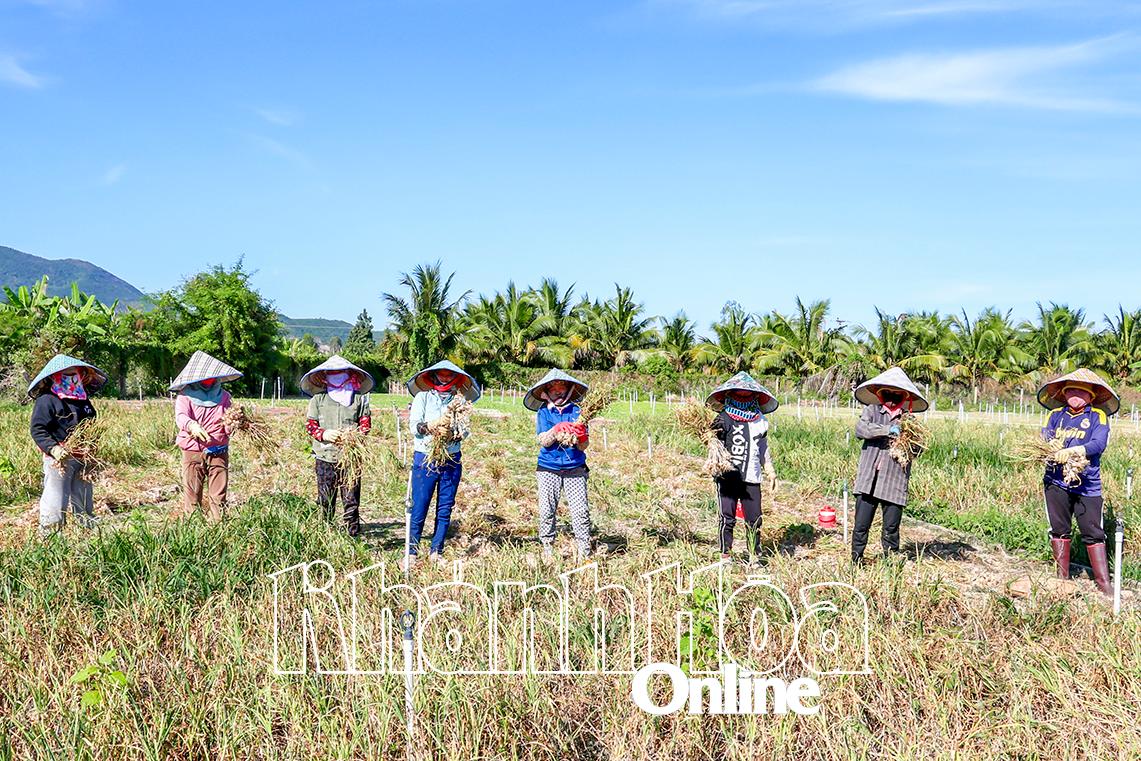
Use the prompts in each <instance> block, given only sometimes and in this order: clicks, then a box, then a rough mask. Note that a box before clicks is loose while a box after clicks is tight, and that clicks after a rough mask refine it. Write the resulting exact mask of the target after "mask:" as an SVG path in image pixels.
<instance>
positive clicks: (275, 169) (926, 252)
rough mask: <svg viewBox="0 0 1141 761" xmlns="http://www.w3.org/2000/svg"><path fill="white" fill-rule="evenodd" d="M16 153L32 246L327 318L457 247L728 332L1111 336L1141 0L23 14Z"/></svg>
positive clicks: (31, 4) (1139, 128)
mask: <svg viewBox="0 0 1141 761" xmlns="http://www.w3.org/2000/svg"><path fill="white" fill-rule="evenodd" d="M0 167H2V173H0V177H2V178H3V179H2V181H0V245H9V246H13V247H15V248H18V249H21V250H24V251H27V252H29V253H34V254H37V255H40V256H45V257H48V258H64V257H77V258H84V259H88V260H90V261H93V262H95V263H97V264H99V265H101V266H103V267H106V268H107V269H110V270H111V271H113V272H115V273H116V274H118V275H120V276H122V277H124V278H126V279H127V280H129V281H131V282H133V283H135V284H136V285H138V286H140V287H142V288H144V289H147V290H154V289H160V288H165V287H170V286H172V285H174V284H176V283H177V282H178V281H179V280H180V279H181V278H182V277H184V276H186V275H188V274H191V273H193V272H195V271H197V270H198V269H201V268H202V267H205V266H208V265H211V264H217V263H230V262H233V261H234V260H236V259H237V258H238V257H239V256H244V257H245V260H246V262H247V264H248V266H250V267H251V268H253V269H256V270H257V271H258V273H257V276H256V281H255V282H256V284H257V285H258V287H259V288H260V289H261V290H263V291H264V292H265V293H266V294H267V295H268V296H269V297H270V298H272V299H273V300H274V301H275V303H276V304H277V306H278V307H279V308H280V309H281V310H282V311H283V312H285V313H286V314H289V315H291V316H297V317H301V316H306V317H312V316H324V317H339V318H343V319H348V320H352V319H353V318H354V317H355V315H356V314H357V312H358V311H359V310H360V309H361V308H362V307H365V308H368V309H369V311H370V312H371V313H373V314H374V315H377V316H380V315H381V314H382V313H383V309H382V305H381V302H380V294H381V293H382V292H383V291H388V290H394V289H395V287H396V279H397V278H398V276H399V273H401V272H402V271H407V270H409V269H411V267H413V266H414V265H415V264H417V263H420V262H431V261H435V260H437V259H440V260H442V261H443V263H444V266H445V267H446V268H447V269H448V270H454V271H455V272H456V273H457V275H456V283H457V284H458V285H460V287H461V288H464V289H466V288H471V289H472V290H473V291H475V292H477V293H478V292H484V293H490V292H492V291H494V290H495V289H497V288H502V287H503V286H504V285H505V284H506V282H507V281H508V280H509V279H510V280H514V281H515V282H516V283H517V284H520V285H522V284H529V283H537V282H538V281H539V279H540V278H541V277H542V276H544V275H553V276H555V277H557V278H558V279H559V281H560V282H561V283H563V284H570V283H572V282H574V283H577V284H578V291H579V292H582V291H588V292H590V293H591V294H592V295H605V294H608V293H611V292H612V291H613V283H614V282H615V281H617V282H620V283H622V284H629V285H631V286H633V287H634V288H635V291H636V293H637V295H638V297H639V298H640V299H641V300H642V301H643V302H644V303H645V305H646V307H647V309H648V310H649V312H651V313H653V314H671V313H672V312H673V311H675V310H677V309H679V308H683V309H685V311H686V312H687V313H688V314H689V315H690V316H691V317H694V318H695V319H697V320H698V321H699V323H701V325H702V328H704V327H705V326H706V325H707V324H708V322H709V321H710V320H712V319H714V318H716V316H717V314H718V312H719V310H720V309H721V306H722V305H723V304H724V303H725V302H726V301H727V300H730V299H732V300H736V301H739V302H740V303H742V304H743V305H744V306H745V307H746V308H748V309H750V310H756V311H767V310H769V309H773V308H775V309H780V310H788V309H790V308H791V307H792V306H793V302H794V298H795V297H796V296H797V295H799V296H801V297H802V298H804V299H806V300H808V299H816V298H831V299H832V302H833V309H834V312H835V313H836V315H838V316H839V317H842V318H845V319H846V320H848V321H855V322H865V321H868V320H870V319H871V317H872V315H873V311H872V307H873V305H875V306H879V307H881V308H882V309H884V310H886V311H889V312H902V311H908V310H913V309H939V310H942V311H957V310H959V309H960V308H966V309H967V310H968V312H971V313H973V312H975V311H977V310H978V309H979V308H981V307H984V306H988V305H991V304H996V305H1001V306H1004V307H1013V308H1014V310H1015V314H1016V316H1019V317H1023V316H1029V315H1030V314H1031V313H1032V311H1033V310H1034V304H1035V302H1036V301H1051V300H1056V301H1060V302H1068V303H1070V304H1073V305H1081V306H1085V307H1086V308H1087V310H1088V312H1089V315H1090V317H1092V318H1096V319H1098V320H1100V318H1101V315H1102V314H1103V313H1105V312H1108V311H1112V310H1115V309H1116V305H1117V304H1118V303H1119V302H1124V303H1125V304H1126V305H1127V306H1134V307H1136V306H1141V293H1139V292H1138V288H1137V283H1139V282H1141V256H1139V255H1138V254H1139V253H1141V251H1139V249H1141V245H1139V244H1141V3H1138V2H1120V1H1115V0H1083V1H1081V2H1078V1H1074V2H1068V1H1067V0H1055V1H1051V0H1044V1H1042V2H1030V1H1029V0H994V1H993V2H981V1H975V0H613V1H612V2H596V1H594V0H575V1H574V2H542V1H540V0H518V1H509V0H391V1H388V2H323V3H303V2H289V3H283V2H280V1H278V2H240V3H235V2H226V3H216V2H195V3H177V4H176V3H153V2H149V3H144V2H125V1H123V0H0ZM329 267H332V268H333V269H334V270H335V271H336V272H337V273H338V274H339V276H338V277H334V276H330V275H329V274H328V271H329ZM872 292H875V295H869V293H872Z"/></svg>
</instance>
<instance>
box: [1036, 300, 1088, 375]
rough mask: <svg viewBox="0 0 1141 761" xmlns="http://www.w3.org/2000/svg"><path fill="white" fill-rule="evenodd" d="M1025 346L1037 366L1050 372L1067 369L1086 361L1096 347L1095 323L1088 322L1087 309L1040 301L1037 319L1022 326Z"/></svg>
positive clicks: (1063, 371) (1064, 371)
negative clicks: (1043, 304)
mask: <svg viewBox="0 0 1141 761" xmlns="http://www.w3.org/2000/svg"><path fill="white" fill-rule="evenodd" d="M1020 330H1021V331H1022V334H1023V348H1024V349H1025V350H1026V351H1027V352H1028V353H1029V354H1030V356H1031V357H1033V361H1034V362H1035V364H1036V366H1037V368H1039V369H1041V370H1043V371H1045V372H1047V373H1066V372H1070V371H1071V370H1074V369H1076V368H1077V367H1080V366H1081V365H1083V364H1085V363H1086V362H1087V361H1088V360H1089V359H1090V358H1091V357H1092V356H1093V354H1094V352H1095V351H1096V348H1097V347H1096V345H1095V342H1094V336H1093V323H1087V322H1086V319H1085V310H1084V309H1071V308H1070V307H1068V306H1066V305H1065V304H1054V303H1051V304H1050V306H1049V308H1046V307H1044V306H1042V305H1041V304H1038V321H1037V322H1036V323H1035V322H1030V321H1029V320H1027V321H1026V322H1023V323H1022V325H1021V326H1020Z"/></svg>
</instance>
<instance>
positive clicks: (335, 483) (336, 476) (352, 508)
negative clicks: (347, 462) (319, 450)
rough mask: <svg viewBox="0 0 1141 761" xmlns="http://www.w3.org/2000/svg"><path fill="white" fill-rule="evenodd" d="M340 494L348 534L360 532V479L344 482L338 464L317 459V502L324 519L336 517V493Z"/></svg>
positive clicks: (353, 534)
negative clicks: (323, 512) (353, 481)
mask: <svg viewBox="0 0 1141 761" xmlns="http://www.w3.org/2000/svg"><path fill="white" fill-rule="evenodd" d="M338 494H340V495H341V504H342V506H343V507H344V518H343V520H344V527H345V530H346V531H347V532H348V533H349V536H357V535H358V534H360V532H361V511H360V504H361V481H360V479H359V478H358V479H357V481H356V483H353V484H349V483H345V478H344V474H343V473H342V472H341V468H340V466H339V465H337V464H335V463H331V462H324V461H323V460H317V504H319V505H320V506H321V508H322V509H323V510H324V511H325V520H327V521H329V522H330V523H331V522H333V521H334V520H335V518H336V507H337V495H338Z"/></svg>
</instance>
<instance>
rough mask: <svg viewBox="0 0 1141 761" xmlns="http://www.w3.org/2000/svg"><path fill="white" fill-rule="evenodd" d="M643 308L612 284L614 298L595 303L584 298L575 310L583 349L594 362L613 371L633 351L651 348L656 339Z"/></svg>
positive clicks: (630, 296)
mask: <svg viewBox="0 0 1141 761" xmlns="http://www.w3.org/2000/svg"><path fill="white" fill-rule="evenodd" d="M644 311H645V310H644V308H643V306H642V305H641V304H639V303H637V302H636V301H635V300H634V293H633V291H631V290H630V289H629V288H623V287H621V286H620V285H618V284H617V283H615V284H614V298H612V299H610V300H609V301H606V302H604V303H601V304H599V303H598V302H594V303H591V302H589V301H586V300H585V299H584V302H582V303H580V304H579V306H578V307H577V308H576V312H577V316H578V317H579V319H580V321H581V324H582V328H583V329H584V335H585V336H586V338H585V340H584V342H583V347H582V348H584V349H587V350H589V351H590V352H593V353H594V355H595V356H596V357H597V360H598V362H599V363H600V364H601V365H603V366H604V367H606V368H608V369H616V368H618V367H621V366H622V365H624V364H626V363H627V362H628V361H630V360H631V359H632V358H633V357H634V352H636V351H639V350H641V349H648V348H651V347H652V346H653V345H654V343H655V342H656V340H657V336H656V334H655V332H654V330H653V327H652V326H653V323H654V321H655V320H656V318H654V317H642V313H643V312H644Z"/></svg>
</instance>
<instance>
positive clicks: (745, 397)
mask: <svg viewBox="0 0 1141 761" xmlns="http://www.w3.org/2000/svg"><path fill="white" fill-rule="evenodd" d="M705 404H706V405H707V406H708V407H710V408H711V409H713V410H715V411H716V412H717V417H716V418H714V420H713V425H712V429H713V432H714V435H716V436H717V438H719V439H720V440H721V442H722V443H723V444H724V445H725V449H726V451H728V453H729V459H730V460H731V461H732V463H733V469H732V470H730V471H729V472H727V473H724V474H722V475H719V476H715V480H716V482H717V497H718V501H719V503H720V508H721V510H720V517H719V524H718V534H719V536H720V543H721V559H722V560H730V559H731V558H732V552H733V529H734V527H735V526H736V523H737V503H738V502H740V503H741V512H742V514H743V515H744V516H745V526H746V536H747V537H748V541H749V554H750V557H751V560H752V561H753V562H755V561H756V559H757V557H758V556H759V555H760V552H761V483H762V482H763V481H765V480H767V481H768V482H769V483H770V485H771V486H772V487H774V488H775V486H776V478H777V476H776V470H774V468H773V460H772V453H771V452H770V451H769V443H768V432H769V421H768V420H767V419H766V418H765V414H766V413H769V412H772V411H773V410H775V409H776V408H777V407H778V406H779V402H777V400H776V397H774V396H773V395H772V394H771V393H769V390H768V389H766V388H765V387H764V386H762V385H761V384H760V383H758V382H757V381H756V380H754V379H753V377H752V376H750V375H749V374H748V373H745V372H740V373H737V374H736V375H734V376H733V377H732V378H730V379H729V380H727V381H725V382H724V383H722V384H721V385H720V386H718V387H717V388H716V389H714V390H713V393H711V394H710V395H709V398H708V399H706V400H705Z"/></svg>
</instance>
